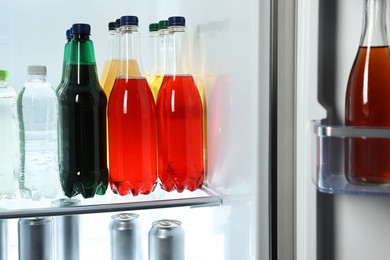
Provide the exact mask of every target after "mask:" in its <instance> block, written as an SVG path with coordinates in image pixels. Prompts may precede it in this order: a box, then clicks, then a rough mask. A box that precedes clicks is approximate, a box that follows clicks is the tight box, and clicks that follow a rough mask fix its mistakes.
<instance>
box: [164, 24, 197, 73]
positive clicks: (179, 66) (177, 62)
mask: <svg viewBox="0 0 390 260" xmlns="http://www.w3.org/2000/svg"><path fill="white" fill-rule="evenodd" d="M167 41H168V42H167V63H166V68H165V74H169V75H184V74H186V75H187V74H191V72H190V69H189V65H188V64H189V63H188V50H187V33H186V31H185V27H183V26H172V27H169V36H168V39H167Z"/></svg>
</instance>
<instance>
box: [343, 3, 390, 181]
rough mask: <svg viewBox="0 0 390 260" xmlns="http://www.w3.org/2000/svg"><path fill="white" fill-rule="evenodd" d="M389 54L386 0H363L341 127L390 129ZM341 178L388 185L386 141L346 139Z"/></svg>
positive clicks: (389, 155) (389, 160)
mask: <svg viewBox="0 0 390 260" xmlns="http://www.w3.org/2000/svg"><path fill="white" fill-rule="evenodd" d="M389 100H390V52H389V45H388V41H387V32H386V0H364V19H363V30H362V36H361V39H360V45H359V49H358V52H357V55H356V58H355V61H354V64H353V66H352V69H351V72H350V76H349V80H348V86H347V92H346V100H345V102H346V104H345V125H346V126H364V127H390V102H389ZM344 168H345V175H346V178H347V180H348V181H349V182H351V183H354V184H390V139H386V138H363V137H361V138H346V139H345V166H344Z"/></svg>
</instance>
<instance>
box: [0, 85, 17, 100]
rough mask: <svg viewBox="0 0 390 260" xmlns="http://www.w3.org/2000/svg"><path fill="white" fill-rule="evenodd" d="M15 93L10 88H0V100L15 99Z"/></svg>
mask: <svg viewBox="0 0 390 260" xmlns="http://www.w3.org/2000/svg"><path fill="white" fill-rule="evenodd" d="M15 97H16V91H15V90H14V89H13V88H12V87H9V86H7V87H0V98H15Z"/></svg>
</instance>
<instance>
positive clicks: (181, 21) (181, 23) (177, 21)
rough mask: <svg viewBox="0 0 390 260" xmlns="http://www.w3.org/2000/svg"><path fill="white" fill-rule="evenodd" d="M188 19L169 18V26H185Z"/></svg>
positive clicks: (180, 17) (181, 17)
mask: <svg viewBox="0 0 390 260" xmlns="http://www.w3.org/2000/svg"><path fill="white" fill-rule="evenodd" d="M185 25H186V19H185V18H184V17H183V16H172V17H169V18H168V26H185Z"/></svg>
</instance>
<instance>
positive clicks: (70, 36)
mask: <svg viewBox="0 0 390 260" xmlns="http://www.w3.org/2000/svg"><path fill="white" fill-rule="evenodd" d="M66 39H68V40H70V39H72V29H68V30H66Z"/></svg>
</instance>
